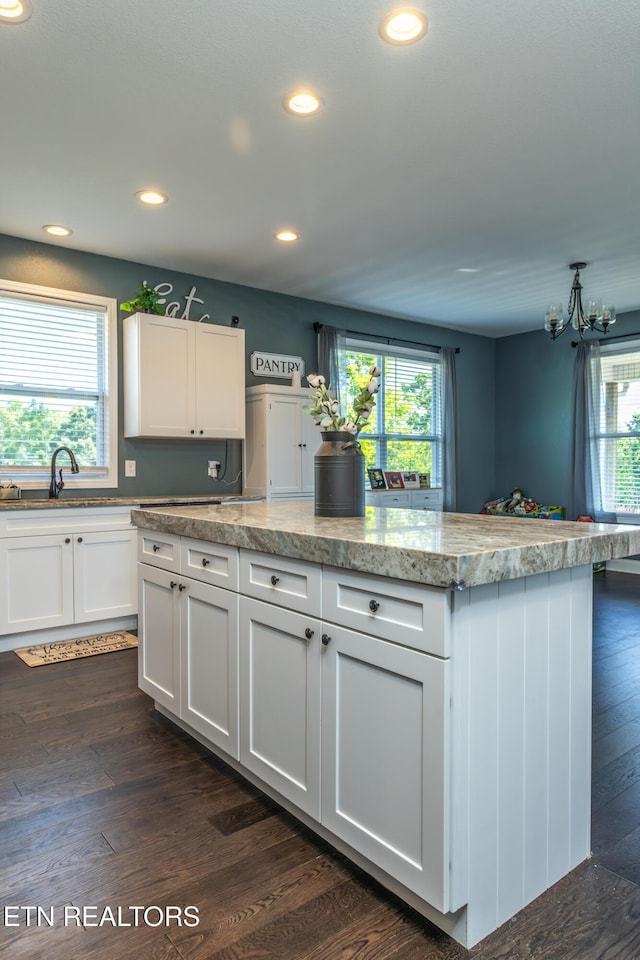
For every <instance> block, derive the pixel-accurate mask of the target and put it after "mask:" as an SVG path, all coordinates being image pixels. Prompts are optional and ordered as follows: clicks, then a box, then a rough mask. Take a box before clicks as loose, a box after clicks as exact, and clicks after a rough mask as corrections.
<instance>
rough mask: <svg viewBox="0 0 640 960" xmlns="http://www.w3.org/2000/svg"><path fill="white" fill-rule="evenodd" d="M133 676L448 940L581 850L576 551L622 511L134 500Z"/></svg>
mask: <svg viewBox="0 0 640 960" xmlns="http://www.w3.org/2000/svg"><path fill="white" fill-rule="evenodd" d="M132 519H133V522H134V523H135V524H136V525H137V526H138V527H139V533H138V559H139V572H140V576H139V583H140V592H139V599H140V637H141V643H140V647H139V656H140V661H139V665H140V666H139V679H140V686H141V688H142V689H143V690H145V691H146V692H147V693H149V694H150V695H151V696H152V697H153V698H154V700H155V702H156V706H157V707H158V709H159V710H161V711H162V712H163V713H166V714H168V715H169V716H170V717H172V718H173V719H174V720H175V721H176V722H177V723H179V724H180V725H181V726H182V727H183V728H184V729H185V730H187V731H188V732H189V733H191V734H192V735H193V736H195V737H197V738H198V739H199V740H201V741H202V742H204V743H205V744H206V745H207V746H209V747H210V749H212V750H213V751H214V752H216V753H217V754H218V755H220V756H221V757H222V758H223V759H225V760H226V761H227V762H229V763H230V764H231V765H232V766H234V767H235V768H236V769H238V770H240V771H241V772H242V773H243V774H244V775H245V776H246V777H247V778H248V779H249V780H251V781H252V782H253V783H255V784H257V785H258V786H259V787H260V788H261V789H263V790H265V792H267V793H268V794H270V795H271V796H273V797H275V798H276V799H277V800H278V801H279V802H280V803H282V804H283V806H285V807H286V808H287V809H289V810H291V811H292V812H293V813H295V814H296V815H297V816H298V817H299V818H300V819H301V820H302V821H303V822H304V823H305V824H307V825H308V826H310V827H311V828H312V829H314V830H316V832H317V833H318V834H319V835H320V836H322V837H324V838H326V839H327V840H329V841H330V842H331V843H332V844H334V845H335V846H336V847H338V848H339V849H341V850H342V851H344V852H345V853H346V854H347V855H348V856H349V857H350V858H351V859H353V861H354V862H356V863H357V864H359V865H360V866H362V867H363V868H364V869H365V870H367V871H368V872H370V873H371V875H373V876H374V877H376V878H377V879H378V880H380V881H381V882H382V883H383V884H384V885H385V886H387V887H388V888H389V889H391V890H393V891H394V892H395V893H397V894H398V895H399V896H400V897H402V898H403V899H404V900H405V901H406V902H407V903H409V904H410V905H411V906H413V907H414V908H416V909H417V910H418V911H420V912H421V913H422V914H423V915H424V916H426V917H428V918H429V919H430V920H431V921H433V922H434V923H436V924H437V925H438V926H439V927H441V928H442V929H443V930H445V931H446V932H447V933H449V934H450V935H451V936H453V937H454V938H455V939H456V940H458V941H459V942H461V943H463V944H464V945H465V946H472V945H473V944H475V943H477V942H478V941H479V940H480V939H481V938H482V937H484V936H485V935H486V934H488V933H489V932H491V931H492V930H494V929H495V928H496V927H498V926H499V925H500V924H502V923H503V922H505V921H506V920H507V919H509V917H511V916H513V915H514V914H515V913H516V912H517V911H518V910H520V909H521V908H522V907H523V906H525V905H526V904H527V903H529V902H530V901H531V900H533V899H534V898H535V897H536V896H538V895H539V894H540V893H542V892H543V891H544V890H545V889H546V888H547V887H549V886H551V885H552V884H553V883H555V882H556V881H557V880H559V879H560V878H561V877H562V876H563V875H564V874H566V873H567V872H568V871H569V870H571V869H573V868H574V867H575V866H577V864H579V863H580V862H581V861H582V860H584V859H585V858H586V857H587V856H588V855H589V852H590V773H591V769H590V749H591V745H590V729H591V617H592V564H593V563H594V562H598V561H600V560H607V559H613V558H618V557H623V556H628V555H631V554H635V553H638V552H639V551H640V528H638V527H630V526H621V525H615V526H614V525H602V524H579V523H564V522H562V523H560V522H558V521H544V520H541V521H537V522H536V523H531V521H529V520H519V519H513V520H511V519H505V518H493V517H487V516H475V515H462V514H432V513H423V512H418V511H405V510H398V509H396V510H385V509H380V508H367V510H366V515H365V517H363V518H350V519H340V520H335V519H327V518H316V517H314V515H313V505H312V504H308V503H295V502H293V503H284V504H278V503H261V504H255V503H251V504H238V505H227V506H225V507H224V508H222V509H221V508H220V507H208V506H198V507H195V506H192V507H180V508H173V507H165V508H158V509H145V510H135V511H134V512H133V513H132Z"/></svg>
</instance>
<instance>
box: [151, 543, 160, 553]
mask: <svg viewBox="0 0 640 960" xmlns="http://www.w3.org/2000/svg"><path fill="white" fill-rule="evenodd" d="M159 549H160V547H159V546H158V544H157V543H154V545H153V552H154V553H157V552H158V550H159Z"/></svg>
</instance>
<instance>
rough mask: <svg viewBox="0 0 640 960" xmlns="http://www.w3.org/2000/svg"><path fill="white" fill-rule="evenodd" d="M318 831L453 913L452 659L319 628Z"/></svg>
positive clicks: (327, 626)
mask: <svg viewBox="0 0 640 960" xmlns="http://www.w3.org/2000/svg"><path fill="white" fill-rule="evenodd" d="M324 629H325V630H326V632H325V633H324V634H323V637H322V642H323V644H324V647H323V651H322V817H321V822H322V824H323V826H325V827H327V828H328V829H329V830H331V831H332V833H334V834H335V835H336V836H338V837H340V838H341V839H342V840H344V841H345V842H346V843H348V844H349V845H350V846H351V847H353V848H354V849H355V850H358V851H359V852H360V853H361V854H363V855H364V856H365V857H367V859H368V860H370V861H371V862H372V863H375V864H377V865H378V866H379V867H381V868H382V869H383V870H385V871H386V872H387V873H389V874H390V875H391V876H393V877H395V878H396V879H397V880H399V881H400V882H401V883H403V884H405V886H407V887H408V888H409V889H410V890H413V891H414V892H415V893H417V894H418V895H419V896H420V897H422V898H423V899H425V900H426V901H427V902H428V903H430V904H432V905H433V906H434V907H436V908H437V909H438V910H442V911H443V912H446V911H447V910H448V908H449V900H448V877H449V852H450V848H449V808H448V803H449V787H448V784H449V770H448V759H447V758H448V749H449V733H448V727H449V720H448V718H449V661H448V660H442V659H440V658H438V657H433V656H430V655H429V654H425V653H420V652H418V651H416V650H410V649H407V648H405V647H400V646H398V645H396V644H394V643H389V642H388V641H386V640H380V639H376V638H374V637H370V636H364V635H363V634H360V633H355V632H352V631H349V630H345V629H343V628H342V627H338V626H335V625H328V624H327V625H325V628H324Z"/></svg>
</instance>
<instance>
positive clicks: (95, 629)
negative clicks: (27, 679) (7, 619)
mask: <svg viewBox="0 0 640 960" xmlns="http://www.w3.org/2000/svg"><path fill="white" fill-rule="evenodd" d="M137 627H138V618H137V617H136V616H133V617H116V618H114V619H113V620H95V621H94V622H93V623H72V624H69V625H68V626H66V627H51V628H50V629H48V630H29V631H25V633H9V634H6V636H4V637H0V653H7V651H8V650H17V649H19V648H20V647H31V646H33V645H34V644H38V643H57V641H58V640H75V639H76V638H77V637H91V636H93V634H94V633H111V632H113V631H115V630H136V629H137Z"/></svg>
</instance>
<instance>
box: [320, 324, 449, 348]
mask: <svg viewBox="0 0 640 960" xmlns="http://www.w3.org/2000/svg"><path fill="white" fill-rule="evenodd" d="M323 326H324V324H323V323H318V322H317V321H316V322H315V323H314V325H313V330H314V333H318V331H319V330H322V328H323ZM344 333H350V334H351V335H352V336H354V337H360V338H361V339H363V340H379V341H380V343H389V344H391V343H405V344H407V345H408V346H410V347H423V348H424V349H425V350H442V347H441V346H436V344H434V343H416V341H415V340H400V339H399V338H398V337H380V336H378V335H377V334H375V333H367V334H364V333H363V332H362V331H361V330H345V331H344ZM455 352H456V353H460V347H456V348H455Z"/></svg>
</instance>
